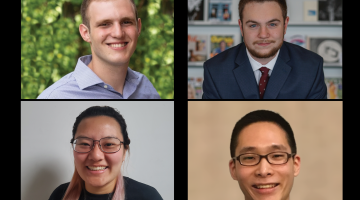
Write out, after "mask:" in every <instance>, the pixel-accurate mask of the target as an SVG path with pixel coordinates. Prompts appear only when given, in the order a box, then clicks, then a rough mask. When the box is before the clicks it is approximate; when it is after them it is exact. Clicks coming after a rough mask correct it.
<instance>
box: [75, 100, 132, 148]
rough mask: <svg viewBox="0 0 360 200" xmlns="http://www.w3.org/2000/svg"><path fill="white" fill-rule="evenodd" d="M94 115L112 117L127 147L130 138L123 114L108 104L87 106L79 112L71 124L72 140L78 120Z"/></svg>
mask: <svg viewBox="0 0 360 200" xmlns="http://www.w3.org/2000/svg"><path fill="white" fill-rule="evenodd" d="M96 116H108V117H112V118H114V119H115V120H116V121H117V122H118V123H119V125H120V128H121V133H122V135H123V138H124V145H125V149H127V148H128V147H129V144H130V139H129V136H128V132H127V130H126V123H125V119H124V118H123V116H122V115H121V114H120V113H119V112H118V111H117V110H116V109H114V108H112V107H110V106H92V107H90V108H87V109H86V110H84V111H83V112H82V113H80V115H79V116H78V117H77V118H76V120H75V123H74V126H73V130H72V136H73V138H72V140H74V139H75V138H74V137H75V134H76V131H77V128H78V126H79V124H80V122H81V121H82V120H83V119H85V118H88V117H96Z"/></svg>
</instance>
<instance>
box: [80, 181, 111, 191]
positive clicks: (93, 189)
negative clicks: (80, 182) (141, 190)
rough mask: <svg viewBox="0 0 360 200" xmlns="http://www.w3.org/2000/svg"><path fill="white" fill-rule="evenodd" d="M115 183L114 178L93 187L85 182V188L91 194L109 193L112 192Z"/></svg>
mask: <svg viewBox="0 0 360 200" xmlns="http://www.w3.org/2000/svg"><path fill="white" fill-rule="evenodd" d="M115 185H116V179H114V180H113V181H111V182H110V183H108V184H106V185H104V186H102V187H94V186H92V185H90V184H88V183H86V182H85V189H86V191H88V192H89V193H91V194H110V193H112V192H114V190H115Z"/></svg>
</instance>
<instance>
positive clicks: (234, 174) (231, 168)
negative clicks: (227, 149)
mask: <svg viewBox="0 0 360 200" xmlns="http://www.w3.org/2000/svg"><path fill="white" fill-rule="evenodd" d="M229 171H230V175H231V177H232V178H233V179H234V180H237V178H236V173H235V171H236V168H235V162H234V159H231V160H230V161H229Z"/></svg>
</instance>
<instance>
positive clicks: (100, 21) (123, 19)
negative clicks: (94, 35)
mask: <svg viewBox="0 0 360 200" xmlns="http://www.w3.org/2000/svg"><path fill="white" fill-rule="evenodd" d="M125 20H128V21H133V22H135V19H134V18H131V17H123V18H121V20H120V21H125ZM111 21H113V20H112V19H100V20H98V21H96V22H95V23H96V24H100V23H104V22H111Z"/></svg>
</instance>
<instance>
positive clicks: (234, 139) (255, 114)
mask: <svg viewBox="0 0 360 200" xmlns="http://www.w3.org/2000/svg"><path fill="white" fill-rule="evenodd" d="M255 122H273V123H275V124H277V125H279V126H280V127H281V128H282V129H283V130H284V131H285V133H286V139H287V141H288V143H289V146H290V148H291V153H296V142H295V137H294V133H293V131H292V129H291V126H290V124H289V123H288V122H287V121H286V120H285V119H284V118H283V117H281V116H280V115H279V114H278V113H275V112H273V111H269V110H256V111H252V112H250V113H248V114H246V115H245V116H244V117H242V118H241V119H240V120H239V121H238V122H237V123H236V124H235V127H234V130H233V132H232V135H231V141H230V154H231V157H232V158H233V157H235V149H236V146H237V144H238V138H239V134H240V132H241V131H242V130H243V129H244V128H245V127H246V126H248V125H250V124H252V123H255Z"/></svg>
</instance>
